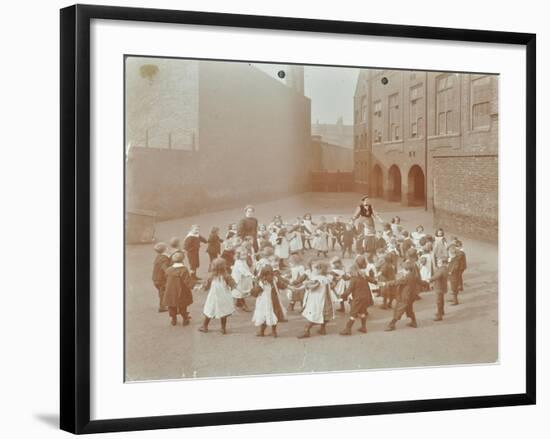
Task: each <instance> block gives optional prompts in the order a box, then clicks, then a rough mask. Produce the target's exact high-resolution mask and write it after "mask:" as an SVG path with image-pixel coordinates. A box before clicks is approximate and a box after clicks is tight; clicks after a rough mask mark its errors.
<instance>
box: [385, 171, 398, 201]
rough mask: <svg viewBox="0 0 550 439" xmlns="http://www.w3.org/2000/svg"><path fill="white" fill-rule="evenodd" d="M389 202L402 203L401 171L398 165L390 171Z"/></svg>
mask: <svg viewBox="0 0 550 439" xmlns="http://www.w3.org/2000/svg"><path fill="white" fill-rule="evenodd" d="M388 200H389V201H401V171H400V170H399V167H398V166H397V165H392V167H391V168H390V169H389V171H388Z"/></svg>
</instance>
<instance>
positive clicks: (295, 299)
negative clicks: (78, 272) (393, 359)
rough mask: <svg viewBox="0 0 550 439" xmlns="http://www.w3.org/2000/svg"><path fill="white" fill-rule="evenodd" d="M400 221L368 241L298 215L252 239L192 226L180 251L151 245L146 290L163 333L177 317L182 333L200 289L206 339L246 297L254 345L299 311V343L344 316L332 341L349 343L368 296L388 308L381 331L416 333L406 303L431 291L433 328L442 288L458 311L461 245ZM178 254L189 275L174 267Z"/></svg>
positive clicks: (175, 245)
mask: <svg viewBox="0 0 550 439" xmlns="http://www.w3.org/2000/svg"><path fill="white" fill-rule="evenodd" d="M400 223H401V221H400V218H399V217H394V218H393V219H392V220H391V223H387V224H384V226H383V230H381V231H379V232H377V233H376V236H375V237H373V236H367V234H366V233H365V230H364V229H363V227H362V225H361V223H360V222H359V223H358V224H354V221H350V222H347V223H346V222H344V221H343V220H342V218H341V217H337V218H335V219H334V221H333V222H332V223H327V222H326V220H325V218H323V217H320V218H319V221H318V223H314V222H313V220H312V217H311V215H310V214H306V215H304V216H303V217H299V218H297V220H296V221H294V222H292V223H290V224H289V223H286V224H285V223H284V222H283V220H282V218H281V217H280V216H276V217H275V218H274V219H273V221H272V223H271V224H269V225H259V226H258V228H257V238H256V241H255V239H254V237H253V236H244V237H243V236H239V233H238V231H237V225H236V224H232V225H230V226H229V227H228V230H227V233H226V234H225V236H224V238H223V239H222V238H221V237H220V235H219V229H218V228H216V227H214V228H212V230H211V232H210V234H209V236H208V238H204V237H203V236H202V235H201V234H200V230H199V227H198V226H197V225H194V226H192V228H191V230H190V232H189V233H188V235H187V236H186V238H185V239H184V241H183V243H181V242H180V241H179V240H178V239H177V238H173V239H172V240H170V243H169V244H170V245H166V244H164V243H158V244H156V245H155V251H156V252H157V256H156V258H155V261H154V264H153V283H154V285H155V287H156V289H157V291H158V297H159V311H160V312H163V311H168V313H169V316H170V319H171V323H172V325H176V324H177V316H178V314H179V315H181V316H182V319H183V325H184V326H185V325H187V324H188V323H189V320H190V318H191V317H190V315H189V313H188V311H187V308H188V306H189V305H191V304H192V303H193V290H198V289H202V290H203V291H204V292H206V293H207V297H206V301H205V304H204V308H203V315H204V320H203V322H202V325H201V326H200V328H199V330H200V331H202V332H208V326H209V323H210V321H211V320H212V319H219V320H220V322H221V332H222V333H223V334H225V333H226V332H227V328H226V325H227V318H228V317H229V316H230V315H231V314H233V313H234V312H235V309H236V308H238V309H240V310H242V311H244V312H250V311H251V310H250V309H249V307H248V303H247V301H249V300H250V298H255V306H254V311H253V313H252V322H253V324H254V325H255V326H256V327H257V335H258V336H260V337H261V336H264V335H265V332H266V329H267V328H268V327H269V328H270V334H271V335H272V336H273V337H277V336H278V332H277V326H278V324H279V323H280V322H285V321H287V314H288V313H292V312H300V313H301V315H302V316H303V318H304V319H305V321H306V325H305V328H304V331H303V333H301V334H300V335H299V336H298V337H299V338H308V337H310V336H311V331H312V328H313V327H314V326H315V325H317V326H319V331H318V333H319V334H321V335H324V334H326V332H327V331H326V325H327V323H328V322H329V321H330V320H333V319H334V318H335V316H336V313H338V312H339V313H342V314H345V313H346V312H348V313H349V318H348V320H347V322H346V325H345V327H344V328H343V329H342V330H341V331H340V334H341V335H350V334H351V330H352V327H353V325H354V324H355V321H356V320H359V321H360V324H361V326H360V328H359V331H360V332H362V333H366V332H367V327H366V321H367V315H368V308H369V307H370V306H372V305H374V297H381V298H382V304H381V306H382V308H384V309H393V316H392V319H391V321H390V322H389V323H388V325H387V327H386V330H388V331H391V330H394V329H395V328H396V323H397V322H398V321H399V320H400V319H401V317H402V316H403V314H406V316H407V317H408V318H410V322H409V326H411V327H416V326H417V322H416V317H415V314H414V309H413V305H414V302H415V301H416V300H418V299H420V298H421V297H420V293H421V292H423V291H427V290H430V289H432V286H433V289H434V292H435V294H436V296H437V310H436V316H435V319H434V320H436V321H440V320H442V319H443V316H444V295H445V294H446V293H447V290H448V284H449V283H450V289H451V293H452V298H451V300H450V301H451V303H452V304H453V305H458V303H459V302H458V295H459V292H460V291H462V289H463V282H462V275H463V273H464V271H465V270H466V256H465V253H464V251H463V249H462V243H461V242H460V241H459V240H458V239H457V238H453V239H451V240H449V241H448V240H447V239H446V237H445V234H444V232H443V230H442V229H438V230H437V231H436V232H435V236H431V235H429V234H426V233H425V232H424V228H423V227H422V226H418V227H417V228H416V230H415V231H414V232H412V233H409V232H408V231H407V230H405V229H404V228H403V227H402V226H401V224H400ZM202 243H204V244H206V246H207V247H206V252H207V254H208V256H209V259H210V260H209V275H208V278H207V279H206V280H205V281H202V279H200V278H199V277H198V276H197V269H198V268H199V266H200V260H199V250H200V247H201V244H202ZM336 245H338V247H339V248H338V249H337V248H336ZM336 250H338V252H339V255H336V256H334V257H332V259H330V261H329V260H327V258H328V254H329V251H336ZM185 255H187V260H188V265H189V268H187V267H185V265H184V264H183V261H184V258H185ZM346 255H348V256H349V257H351V258H353V259H352V264H351V267H350V268H349V269H346V267H345V266H344V261H343V258H345V256H346ZM284 302H286V306H284V305H283V304H284ZM394 302H395V306H394V305H393V303H394ZM346 305H347V307H346ZM296 308H297V309H296Z"/></svg>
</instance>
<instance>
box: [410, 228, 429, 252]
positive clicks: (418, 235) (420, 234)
mask: <svg viewBox="0 0 550 439" xmlns="http://www.w3.org/2000/svg"><path fill="white" fill-rule="evenodd" d="M425 236H426V234H425V233H424V227H423V226H422V225H419V226H417V227H416V231H414V232H412V233H411V239H412V242H413V244H414V246H415V247H420V240H421V239H422V238H424V237H425Z"/></svg>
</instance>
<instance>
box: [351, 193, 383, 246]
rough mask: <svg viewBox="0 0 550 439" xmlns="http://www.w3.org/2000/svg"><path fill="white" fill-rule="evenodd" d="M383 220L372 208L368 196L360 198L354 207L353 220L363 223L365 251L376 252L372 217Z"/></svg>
mask: <svg viewBox="0 0 550 439" xmlns="http://www.w3.org/2000/svg"><path fill="white" fill-rule="evenodd" d="M375 218H376V219H377V220H378V221H379V222H381V223H382V222H383V221H382V219H381V218H380V217H379V216H378V214H377V213H376V212H375V211H374V210H373V208H372V204H370V199H369V197H368V196H366V195H365V196H364V197H363V198H361V204H359V206H357V209H355V213H354V214H353V220H354V221H357V222H359V223H362V224H363V225H364V230H365V232H364V233H365V251H366V253H372V254H374V253H375V252H376V226H375V223H374V219H375Z"/></svg>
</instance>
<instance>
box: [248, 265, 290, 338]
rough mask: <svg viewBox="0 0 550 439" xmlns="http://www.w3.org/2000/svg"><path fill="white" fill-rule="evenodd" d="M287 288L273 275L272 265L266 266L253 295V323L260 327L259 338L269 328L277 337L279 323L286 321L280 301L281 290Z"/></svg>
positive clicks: (281, 280) (253, 289) (253, 290)
mask: <svg viewBox="0 0 550 439" xmlns="http://www.w3.org/2000/svg"><path fill="white" fill-rule="evenodd" d="M286 286H287V284H286V282H284V280H283V279H281V278H276V277H275V276H274V275H273V269H272V268H271V266H270V265H265V266H264V267H262V269H261V271H260V275H259V276H258V282H257V284H256V285H255V286H254V287H253V288H252V292H251V294H252V295H253V296H254V297H256V307H255V308H254V314H253V315H252V322H254V325H255V326H257V327H258V332H257V334H256V335H257V336H258V337H263V336H264V335H265V330H266V328H267V327H268V326H270V327H271V335H272V336H273V337H277V323H278V322H281V321H285V320H286V318H285V314H284V311H283V307H282V306H281V302H280V300H279V289H280V288H285V287H286Z"/></svg>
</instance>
